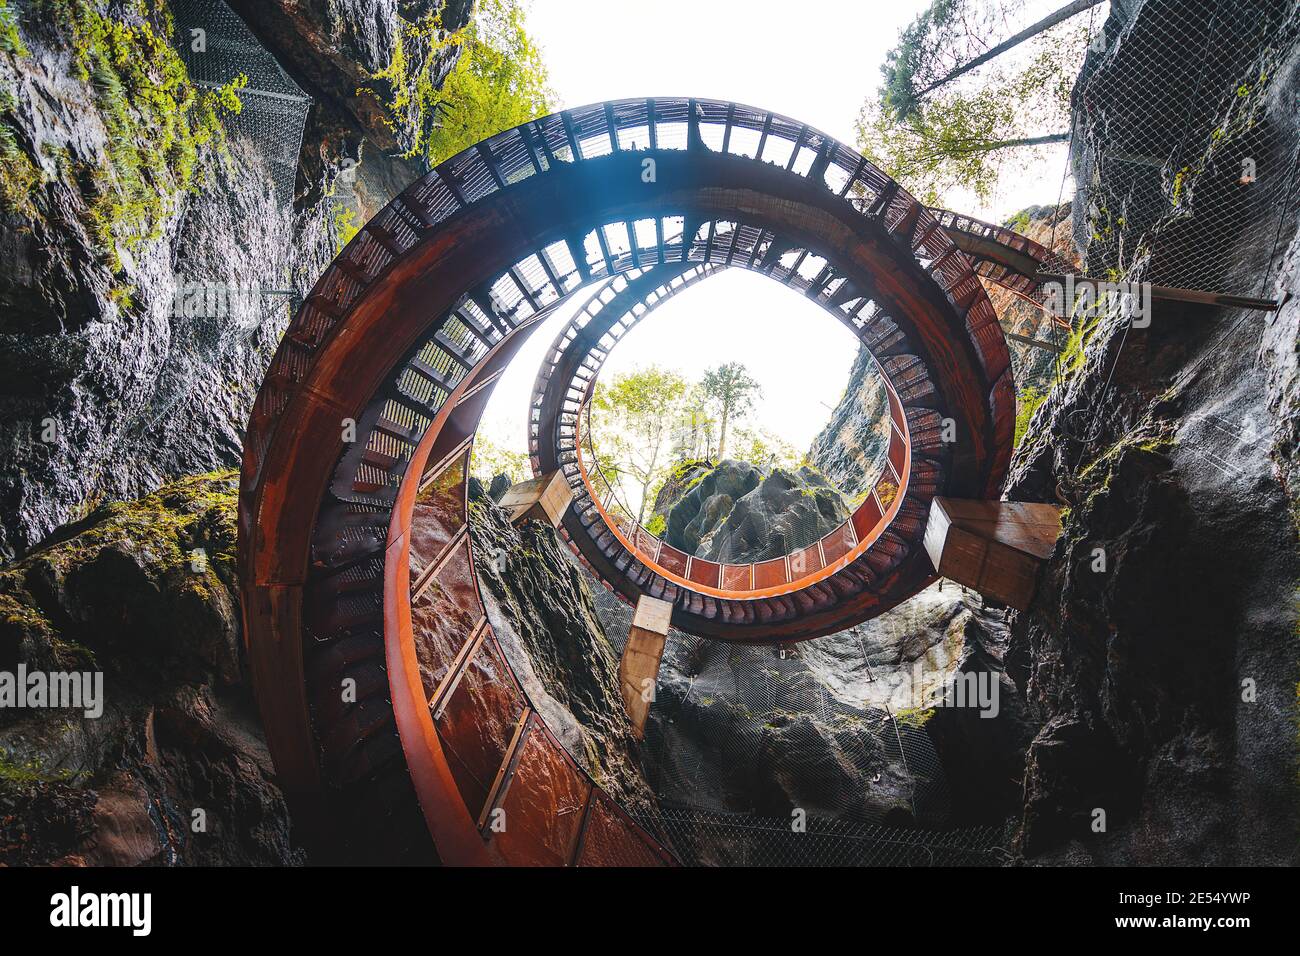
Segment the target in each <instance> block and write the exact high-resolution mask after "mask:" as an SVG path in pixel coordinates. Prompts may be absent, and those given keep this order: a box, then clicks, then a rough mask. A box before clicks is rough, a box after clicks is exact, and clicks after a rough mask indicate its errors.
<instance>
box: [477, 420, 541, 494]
mask: <svg viewBox="0 0 1300 956" xmlns="http://www.w3.org/2000/svg"><path fill="white" fill-rule="evenodd" d="M469 473H470V474H471V475H473V476H474V477H476V478H480V479H482V480H484V481H491V480H492V479H493V478H495V477H496V476H497V475H505V476H506V477H507V478H509V479H510V481H511V483H512V484H517V483H518V482H521V481H524V480H525V479H526V478H528V477H529V476H530V474H531V472H530V471H529V468H528V456H527V455H525V454H524V453H523V452H520V451H512V450H511V449H509V448H506V447H504V446H502V445H498V444H497V443H496V442H494V441H493V440H492V439H490V438H488V437H487V435H486V434H484V433H483V432H482V431H480V432H479V433H478V434H477V435H476V436H474V450H473V452H472V453H471V454H470V462H469Z"/></svg>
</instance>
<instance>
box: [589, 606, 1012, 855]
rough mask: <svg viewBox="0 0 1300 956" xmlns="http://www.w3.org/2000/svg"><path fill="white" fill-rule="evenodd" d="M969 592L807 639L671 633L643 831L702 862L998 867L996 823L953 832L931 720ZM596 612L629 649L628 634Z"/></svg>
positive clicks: (650, 728)
mask: <svg viewBox="0 0 1300 956" xmlns="http://www.w3.org/2000/svg"><path fill="white" fill-rule="evenodd" d="M964 593H965V592H963V591H961V590H960V589H958V588H956V587H950V588H948V589H945V590H943V591H939V590H938V589H930V590H929V591H927V592H925V593H924V594H923V595H922V596H921V597H920V598H918V599H917V600H918V601H919V602H921V604H920V605H919V607H918V609H916V610H912V611H905V612H904V613H902V614H890V615H885V616H882V617H880V618H877V619H875V620H874V621H871V622H868V623H867V624H865V625H861V626H860V627H858V628H854V629H851V630H848V631H844V632H840V633H839V634H835V635H830V636H828V637H825V638H819V639H817V640H814V641H809V642H805V643H801V644H797V645H772V646H740V645H730V644H722V643H719V642H717V641H711V640H706V639H702V638H697V637H693V636H690V635H686V634H683V633H681V632H679V631H676V630H673V631H672V632H671V633H670V636H669V638H668V643H667V645H666V647H665V650H664V656H663V661H662V665H661V668H660V672H659V680H658V685H657V687H656V690H655V701H654V705H653V707H652V708H651V718H650V721H649V722H648V724H647V726H646V737H645V743H644V746H643V748H642V760H643V765H644V767H645V772H646V776H647V779H648V781H649V783H650V785H651V788H652V789H653V790H654V792H655V794H656V795H657V797H658V799H659V801H660V809H659V811H657V812H656V813H655V814H654V815H652V817H651V818H646V819H644V820H642V822H643V824H644V825H646V826H647V827H649V828H650V829H651V830H653V831H654V832H655V833H656V834H659V835H660V836H661V838H662V839H663V840H664V841H665V842H666V843H667V844H668V845H670V846H672V847H673V849H674V851H675V852H676V853H677V854H678V855H679V857H680V858H681V859H682V860H683V861H684V862H687V863H690V864H696V865H750V866H765V865H865V864H872V865H928V864H943V865H959V864H963V863H965V864H989V863H995V862H997V861H998V858H999V854H1000V853H1001V850H1000V849H999V848H1001V847H1005V846H1006V845H1007V841H1006V839H1005V838H1004V833H1003V831H1004V827H1003V826H1002V825H1001V824H998V825H985V826H979V827H974V828H971V827H964V828H954V822H955V821H956V820H957V819H958V818H959V815H958V813H957V812H956V811H957V810H958V809H959V808H957V807H955V806H954V796H953V791H952V788H951V786H950V784H949V781H948V779H947V776H946V774H945V771H944V765H943V760H942V758H941V756H940V754H939V752H938V750H937V749H936V744H935V740H934V738H933V737H932V735H931V732H930V725H929V720H930V719H931V718H932V717H933V710H932V709H931V705H932V704H933V703H934V702H935V700H936V696H937V695H938V694H940V693H941V692H942V689H943V687H944V686H945V684H946V683H947V681H948V679H949V678H950V676H951V674H952V671H953V668H954V665H955V662H956V660H957V658H958V656H959V654H960V628H959V627H957V626H955V624H956V623H959V619H964V617H963V614H962V609H963V607H964V605H963V603H962V601H961V597H962V595H963V594H964ZM610 600H612V599H610ZM601 604H602V607H604V608H605V609H606V613H602V615H601V616H602V618H603V619H604V620H605V624H606V628H605V629H606V634H607V636H608V637H609V640H610V643H611V645H612V646H613V648H614V650H615V652H616V653H619V654H621V653H622V650H623V646H624V644H625V643H626V640H627V628H626V626H625V624H624V622H623V621H622V620H621V618H620V619H614V618H611V617H610V616H609V614H608V613H607V611H608V606H609V602H608V601H601ZM921 622H924V623H921ZM914 659H915V660H920V661H922V663H923V670H924V672H925V675H926V676H925V677H924V678H922V679H920V680H919V681H918V680H917V674H918V673H920V671H918V670H917V669H915V660H914ZM787 808H793V811H791V812H792V814H794V811H797V814H794V815H792V816H780V815H778V814H782V813H785V812H786V811H787Z"/></svg>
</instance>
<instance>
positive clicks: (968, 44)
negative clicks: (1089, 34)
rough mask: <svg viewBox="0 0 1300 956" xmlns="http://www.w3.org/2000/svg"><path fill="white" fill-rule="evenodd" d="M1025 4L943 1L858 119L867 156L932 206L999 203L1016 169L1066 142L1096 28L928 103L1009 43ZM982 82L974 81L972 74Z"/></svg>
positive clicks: (904, 41)
mask: <svg viewBox="0 0 1300 956" xmlns="http://www.w3.org/2000/svg"><path fill="white" fill-rule="evenodd" d="M1021 6H1022V4H1021V3H1020V2H1018V0H935V2H933V3H932V4H931V5H930V6H929V7H928V8H927V9H925V10H924V11H922V13H921V14H920V15H919V16H918V17H917V18H916V19H915V20H914V21H913V22H912V23H911V24H910V25H909V26H908V27H907V28H905V29H904V30H903V31H902V33H901V35H900V37H899V41H898V43H897V44H896V45H895V46H894V48H893V49H892V50H891V51H890V52H889V53H888V54H887V55H886V59H885V64H884V66H883V67H882V68H881V72H882V74H883V82H882V84H881V86H880V88H879V89H878V91H877V93H876V95H875V96H874V97H870V98H868V99H867V101H866V102H865V103H864V104H863V106H862V109H861V111H860V112H859V114H858V119H857V126H856V129H857V138H858V145H859V146H860V148H861V149H862V151H863V153H865V154H866V156H867V157H868V158H869V159H870V160H871V161H872V162H874V163H875V164H876V165H878V166H880V167H881V168H882V169H884V170H885V171H887V172H889V173H890V174H891V175H893V176H894V177H895V178H896V179H898V180H899V182H901V183H902V184H903V186H905V187H906V188H907V189H909V190H910V191H911V192H912V193H913V194H915V195H916V196H917V198H918V199H920V200H921V201H922V202H925V203H927V204H931V205H938V204H941V203H942V202H943V201H944V198H943V197H944V195H945V193H947V192H948V191H949V190H952V189H957V188H961V189H968V190H970V191H971V192H973V193H975V195H976V196H977V197H978V198H979V199H980V200H982V201H988V200H989V199H991V198H992V196H993V194H994V192H995V189H996V186H997V183H998V180H999V178H1000V177H1001V175H1002V174H1003V172H1004V170H1005V169H1006V167H1007V164H1008V163H1009V162H1010V161H1012V160H1016V161H1017V162H1020V161H1023V159H1024V158H1025V153H1026V151H1029V150H1033V149H1036V148H1038V147H1041V146H1042V145H1044V143H1046V142H1056V141H1063V140H1064V139H1065V138H1066V135H1065V133H1063V132H1062V131H1063V130H1064V129H1066V128H1068V125H1069V122H1068V116H1069V96H1070V89H1071V86H1072V84H1073V81H1074V77H1075V75H1076V73H1077V72H1078V70H1077V67H1078V62H1077V61H1078V59H1079V57H1080V56H1081V55H1082V51H1083V49H1084V46H1085V43H1084V41H1085V39H1086V29H1087V27H1086V25H1082V24H1079V23H1077V22H1075V23H1074V24H1073V25H1072V24H1071V23H1070V22H1066V23H1063V24H1060V25H1058V26H1057V27H1054V28H1052V29H1051V30H1049V31H1047V32H1046V33H1043V34H1041V35H1040V36H1038V37H1036V38H1034V39H1033V40H1029V41H1026V44H1025V46H1024V47H1021V48H1018V49H1017V50H1014V51H1009V52H1007V53H1005V54H1003V55H1002V56H1001V57H999V58H998V59H996V60H994V61H993V62H992V63H989V64H986V65H984V66H982V67H980V68H979V72H978V81H975V80H973V79H970V78H967V77H963V78H961V79H958V80H953V81H950V82H948V83H946V84H944V85H943V86H941V87H939V88H937V89H936V90H934V91H932V92H930V93H927V94H925V95H924V96H922V94H921V91H922V90H923V89H925V87H926V86H927V85H929V84H930V83H932V82H934V81H937V80H939V79H940V78H941V77H943V76H945V75H946V74H947V73H949V72H950V71H951V70H952V69H954V68H956V67H957V66H960V65H961V64H963V63H965V62H967V61H969V60H970V59H973V58H974V57H975V56H977V55H978V54H980V53H981V52H983V51H984V50H986V49H988V48H989V47H991V46H992V45H993V44H994V43H995V42H997V41H999V40H1001V39H1003V37H1004V36H1005V35H1007V34H1008V33H1009V32H1011V31H1010V29H1009V26H1008V24H1009V22H1010V20H1009V14H1011V13H1013V12H1015V11H1017V10H1019V8H1020V7H1021ZM972 76H973V74H972Z"/></svg>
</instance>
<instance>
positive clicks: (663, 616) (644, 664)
mask: <svg viewBox="0 0 1300 956" xmlns="http://www.w3.org/2000/svg"><path fill="white" fill-rule="evenodd" d="M672 614H673V606H672V605H671V604H670V603H668V602H667V601H660V600H658V599H657V598H652V597H647V596H646V595H644V594H643V595H641V597H640V598H639V599H638V600H637V603H636V613H635V614H634V615H633V616H632V628H631V630H630V631H629V632H628V635H627V645H626V646H625V647H624V648H623V659H622V660H620V661H619V663H618V684H619V690H620V691H621V692H622V694H623V707H624V708H625V709H626V710H627V715H628V717H629V718H631V720H632V729H633V732H634V733H635V734H636V736H637V738H638V739H640V738H642V737H644V736H645V721H646V717H647V715H648V714H649V713H650V703H651V701H653V700H654V687H655V684H656V682H657V681H658V679H659V661H660V659H661V658H662V657H663V654H664V642H665V641H666V640H667V638H668V626H669V623H670V621H671V620H672Z"/></svg>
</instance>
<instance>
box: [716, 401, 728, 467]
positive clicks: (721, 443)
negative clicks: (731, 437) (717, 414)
mask: <svg viewBox="0 0 1300 956" xmlns="http://www.w3.org/2000/svg"><path fill="white" fill-rule="evenodd" d="M729 411H730V409H728V408H727V406H726V405H723V406H722V427H721V429H720V430H719V432H718V461H722V460H723V459H724V458H726V457H727V417H728V415H727V413H728V412H729Z"/></svg>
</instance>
